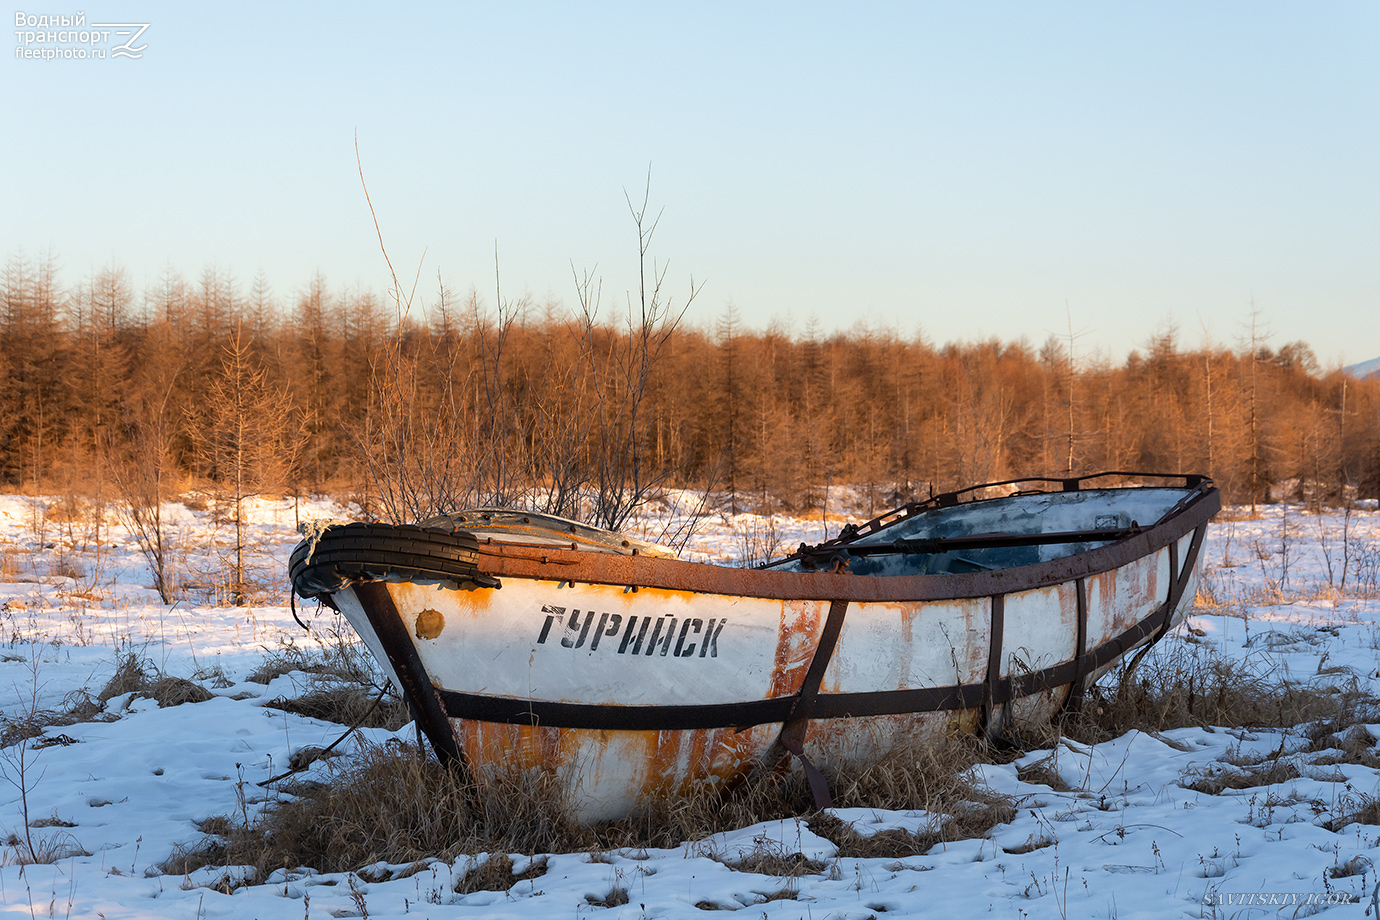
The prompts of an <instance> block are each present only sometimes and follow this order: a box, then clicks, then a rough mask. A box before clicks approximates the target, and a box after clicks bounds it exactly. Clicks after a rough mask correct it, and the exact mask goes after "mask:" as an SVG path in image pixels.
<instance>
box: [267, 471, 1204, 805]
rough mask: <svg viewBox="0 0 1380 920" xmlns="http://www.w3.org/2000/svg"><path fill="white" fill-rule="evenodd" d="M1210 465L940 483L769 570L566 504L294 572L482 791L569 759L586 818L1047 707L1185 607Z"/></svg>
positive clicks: (309, 548)
mask: <svg viewBox="0 0 1380 920" xmlns="http://www.w3.org/2000/svg"><path fill="white" fill-rule="evenodd" d="M1220 506H1221V501H1220V497H1219V494H1218V491H1217V489H1216V488H1215V487H1214V486H1213V484H1212V482H1211V480H1209V479H1208V478H1207V477H1205V476H1199V475H1174V476H1167V475H1156V474H1142V473H1126V472H1109V473H1097V474H1092V475H1087V476H1078V477H1069V478H1055V479H1027V480H1009V481H1005V482H1001V483H988V484H984V485H981V486H973V487H971V488H967V489H963V490H960V491H957V492H948V493H944V494H939V495H933V496H930V497H928V498H926V499H924V500H921V501H916V502H912V503H910V504H907V505H905V506H903V507H900V508H897V509H896V510H894V511H891V512H888V513H886V514H884V515H881V516H880V517H877V518H875V519H873V520H870V521H867V522H866V523H863V524H861V525H849V526H847V527H845V528H844V529H843V531H842V532H841V533H840V534H839V535H838V536H837V537H835V538H833V539H829V540H826V541H825V542H822V543H820V544H818V545H814V546H809V545H804V544H802V545H801V546H800V547H799V549H798V550H797V551H795V552H794V553H791V554H790V555H789V556H787V557H785V558H783V559H780V560H777V561H775V562H771V563H769V564H766V565H765V566H762V567H759V568H755V569H744V568H732V567H727V566H720V565H711V564H705V563H697V562H690V561H684V560H681V559H678V558H676V557H675V554H674V553H672V552H671V551H669V550H667V549H665V548H664V547H661V546H658V545H656V544H654V543H649V542H645V541H643V540H639V539H635V538H632V537H629V536H626V535H621V534H616V533H612V532H609V531H604V530H600V529H598V528H593V527H587V526H584V525H582V524H578V523H576V522H574V521H569V520H565V519H562V518H557V517H551V516H547V515H541V514H535V513H529V512H523V511H513V510H500V509H479V510H468V511H460V512H457V513H454V514H447V515H443V516H440V517H435V518H431V519H429V520H425V521H421V522H419V523H416V524H408V525H388V524H380V523H362V522H356V523H349V524H343V525H336V526H328V527H324V528H319V529H317V530H316V531H314V532H311V533H309V535H308V538H307V539H304V540H303V541H302V542H301V543H300V544H299V545H298V546H297V547H296V548H295V550H294V551H293V553H292V556H291V562H290V569H291V577H292V584H293V588H294V590H295V592H296V593H297V594H298V595H300V596H302V597H303V598H317V599H319V600H320V601H321V602H323V603H324V604H327V605H329V606H331V607H333V608H335V609H336V610H338V611H339V612H340V613H341V614H343V615H344V616H345V618H346V619H347V620H348V621H349V623H350V625H351V626H352V627H353V628H354V630H355V631H356V632H357V633H358V634H359V636H360V637H361V639H362V640H363V642H364V644H365V645H366V646H367V647H368V648H369V650H370V651H371V652H372V653H373V655H374V656H375V657H376V658H377V659H378V661H379V662H380V664H381V666H382V668H383V670H384V671H385V672H386V673H387V675H388V678H389V679H390V680H391V681H392V682H393V684H394V685H395V686H396V687H397V688H398V690H399V691H400V692H401V693H402V695H403V696H404V697H405V698H406V700H407V701H408V703H409V705H410V706H411V708H412V711H413V714H414V716H415V718H416V720H417V724H418V728H419V730H420V732H421V733H423V734H425V736H426V737H427V739H428V741H429V743H430V745H431V746H432V748H433V749H434V750H435V752H436V754H437V756H438V757H439V758H440V759H441V760H443V761H445V762H447V763H450V764H453V765H455V766H456V767H457V768H459V769H462V770H464V771H465V772H466V775H467V776H469V777H471V778H473V780H474V782H475V783H476V784H477V785H478V787H479V789H481V790H483V789H484V788H486V787H489V788H493V787H491V786H489V784H492V783H495V782H501V781H503V779H504V778H505V777H513V776H521V775H524V773H525V772H527V771H531V770H534V769H535V770H540V771H544V772H545V773H546V774H548V775H550V776H554V777H555V779H556V781H557V784H558V787H559V789H560V790H561V794H562V795H563V796H564V797H565V806H566V807H567V808H568V809H569V814H570V815H571V817H573V818H574V819H575V820H576V821H579V822H582V823H593V822H598V821H604V820H610V819H616V818H619V817H622V816H625V815H628V814H630V813H632V812H633V811H634V810H635V809H636V808H637V807H638V806H639V804H640V803H643V802H645V801H646V800H648V799H649V798H654V797H659V796H668V795H669V796H676V795H687V794H691V793H692V792H695V791H697V790H699V791H703V790H705V789H706V788H708V789H711V790H712V789H719V790H730V789H732V788H733V787H734V786H735V785H736V784H738V783H741V782H743V781H744V779H745V778H747V777H749V776H751V775H753V774H754V773H756V772H758V771H762V770H772V769H801V770H803V771H804V772H805V774H806V775H807V776H808V778H809V781H810V784H811V787H812V788H813V790H814V794H815V798H816V801H817V802H818V803H819V804H820V805H824V804H827V803H828V801H829V795H828V787H827V783H826V782H825V778H824V777H825V774H826V773H828V772H829V771H830V770H838V769H842V768H846V767H850V766H862V765H866V764H867V763H869V762H872V761H875V760H876V759H877V758H879V757H882V756H885V754H886V753H887V752H888V751H889V750H891V749H892V748H893V747H895V746H896V745H897V744H898V742H900V741H902V740H905V741H914V740H915V739H921V740H923V739H926V738H933V737H937V735H939V734H941V733H943V734H950V735H951V734H953V733H956V732H974V733H987V734H988V735H998V734H1000V733H1001V732H1003V731H1005V730H1008V729H1010V728H1012V727H1013V726H1015V727H1019V726H1022V725H1031V724H1038V723H1047V722H1048V721H1049V720H1051V719H1053V718H1055V717H1056V716H1057V715H1058V714H1059V713H1060V712H1061V711H1064V710H1067V709H1070V708H1076V707H1078V706H1079V705H1080V704H1081V701H1082V698H1083V695H1084V694H1085V692H1086V691H1087V689H1088V687H1089V686H1090V685H1091V683H1092V682H1093V681H1095V680H1096V679H1097V678H1098V677H1099V676H1100V675H1102V674H1103V673H1104V672H1106V671H1107V670H1108V669H1110V668H1112V667H1113V666H1114V665H1116V664H1117V662H1119V661H1121V660H1123V659H1124V658H1125V657H1126V656H1127V655H1128V654H1130V653H1132V652H1135V653H1136V658H1134V659H1133V660H1132V661H1130V662H1128V664H1132V663H1134V661H1138V660H1139V656H1140V655H1143V654H1144V652H1145V650H1147V649H1148V648H1149V647H1150V646H1151V645H1152V644H1153V643H1154V642H1156V641H1157V640H1159V639H1161V638H1162V637H1163V636H1164V635H1165V634H1166V633H1167V632H1168V631H1169V630H1170V629H1172V628H1173V627H1174V626H1175V624H1177V623H1179V622H1180V621H1181V620H1182V618H1183V617H1184V615H1185V613H1186V611H1187V610H1188V609H1190V607H1191V605H1192V603H1193V598H1194V594H1195V590H1196V587H1195V586H1196V581H1197V563H1198V560H1199V558H1200V556H1201V555H1202V546H1203V538H1204V534H1205V531H1206V528H1207V524H1208V521H1209V520H1210V519H1211V518H1212V516H1213V515H1214V514H1215V513H1216V512H1217V511H1218V510H1219V508H1220Z"/></svg>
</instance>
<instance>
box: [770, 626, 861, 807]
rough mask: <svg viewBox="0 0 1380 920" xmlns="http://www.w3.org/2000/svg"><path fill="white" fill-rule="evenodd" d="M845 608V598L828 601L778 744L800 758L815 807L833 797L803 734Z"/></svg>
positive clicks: (827, 665)
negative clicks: (810, 656)
mask: <svg viewBox="0 0 1380 920" xmlns="http://www.w3.org/2000/svg"><path fill="white" fill-rule="evenodd" d="M847 611H848V601H842V600H836V601H831V602H830V604H829V613H828V615H827V616H826V617H825V619H824V629H823V630H822V631H821V632H820V634H819V644H818V645H816V646H815V654H814V657H813V658H811V659H810V667H809V670H807V671H806V672H805V679H804V680H803V681H802V682H801V684H800V692H799V693H798V694H796V698H795V705H794V706H792V707H791V713H790V715H789V716H787V717H786V723H785V724H784V725H783V726H781V736H780V739H779V740H780V743H781V746H782V747H784V748H785V749H786V750H788V751H790V752H791V754H793V755H794V756H795V757H796V758H797V759H799V760H800V763H801V766H803V767H804V768H805V776H806V778H807V779H808V780H809V781H810V792H811V793H812V794H813V795H814V799H815V807H816V808H831V807H833V804H834V800H833V798H832V797H831V796H830V795H829V785H828V783H826V782H825V780H824V774H822V773H820V772H819V769H818V768H817V767H816V766H815V765H814V764H812V763H810V759H809V758H808V757H806V756H805V734H806V732H807V730H808V729H809V726H810V716H811V714H812V713H813V712H814V711H815V704H816V703H818V702H819V686H820V684H821V683H823V682H824V672H825V670H826V669H828V667H829V659H831V658H832V657H833V656H834V649H835V648H836V647H837V646H838V643H839V633H841V632H842V631H843V618H844V615H845V614H846V613H847Z"/></svg>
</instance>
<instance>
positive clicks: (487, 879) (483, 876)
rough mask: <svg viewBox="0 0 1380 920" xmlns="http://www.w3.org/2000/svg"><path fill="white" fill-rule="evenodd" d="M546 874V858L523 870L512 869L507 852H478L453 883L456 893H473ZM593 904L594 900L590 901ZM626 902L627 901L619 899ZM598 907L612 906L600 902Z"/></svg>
mask: <svg viewBox="0 0 1380 920" xmlns="http://www.w3.org/2000/svg"><path fill="white" fill-rule="evenodd" d="M545 874H546V860H544V859H534V860H532V864H531V865H530V866H529V867H528V868H527V869H526V871H524V872H514V871H513V858H512V857H511V856H509V855H508V854H507V853H488V854H483V853H481V854H479V856H474V857H471V858H470V859H469V860H467V861H466V863H465V874H464V875H462V876H461V877H460V881H458V882H456V883H455V892H456V894H473V893H474V892H476V891H507V890H508V889H510V888H512V887H513V886H514V885H516V884H517V883H518V882H525V881H528V880H530V879H534V878H541V877H542V876H543V875H545ZM590 903H591V904H594V903H595V902H594V901H590ZM619 903H621V904H626V903H627V901H626V900H624V901H620V902H619ZM598 906H600V907H612V906H613V905H611V904H600V905H598Z"/></svg>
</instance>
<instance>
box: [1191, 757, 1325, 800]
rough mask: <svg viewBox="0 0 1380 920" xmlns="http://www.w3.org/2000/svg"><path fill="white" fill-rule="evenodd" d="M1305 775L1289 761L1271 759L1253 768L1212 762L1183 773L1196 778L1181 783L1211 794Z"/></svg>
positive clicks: (1279, 781)
mask: <svg viewBox="0 0 1380 920" xmlns="http://www.w3.org/2000/svg"><path fill="white" fill-rule="evenodd" d="M1301 775H1302V774H1301V773H1300V772H1299V768H1298V767H1297V766H1296V765H1295V764H1294V763H1292V762H1291V761H1288V760H1280V759H1272V760H1270V761H1268V762H1266V763H1261V764H1257V765H1255V766H1251V767H1233V766H1230V765H1226V764H1223V765H1217V764H1211V765H1208V766H1206V767H1203V768H1194V769H1192V770H1190V771H1188V772H1187V773H1185V774H1184V778H1185V779H1188V778H1189V777H1193V778H1192V779H1191V780H1190V781H1189V782H1185V783H1182V785H1183V786H1184V788H1186V789H1192V790H1194V791H1195V792H1203V793H1207V794H1208V795H1220V794H1221V793H1222V792H1225V791H1226V790H1228V789H1253V788H1255V787H1256V786H1273V785H1275V784H1277V783H1287V782H1289V781H1290V780H1295V779H1298V778H1299V777H1300V776H1301Z"/></svg>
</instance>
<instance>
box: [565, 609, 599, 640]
mask: <svg viewBox="0 0 1380 920" xmlns="http://www.w3.org/2000/svg"><path fill="white" fill-rule="evenodd" d="M593 622H594V611H593V610H587V611H585V616H584V625H583V626H581V625H580V611H578V610H572V611H570V621H569V622H568V623H566V625H565V635H564V636H561V645H564V646H565V647H566V648H579V647H580V646H582V645H584V644H585V637H586V636H588V635H589V627H590V624H591V623H593ZM577 626H578V627H579V628H580V637H579V639H576V638H575V629H576V627H577Z"/></svg>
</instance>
